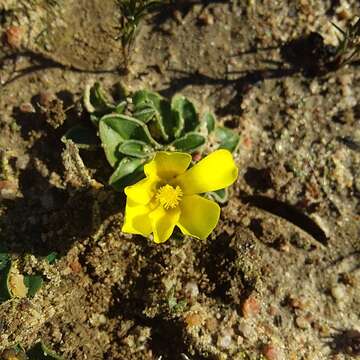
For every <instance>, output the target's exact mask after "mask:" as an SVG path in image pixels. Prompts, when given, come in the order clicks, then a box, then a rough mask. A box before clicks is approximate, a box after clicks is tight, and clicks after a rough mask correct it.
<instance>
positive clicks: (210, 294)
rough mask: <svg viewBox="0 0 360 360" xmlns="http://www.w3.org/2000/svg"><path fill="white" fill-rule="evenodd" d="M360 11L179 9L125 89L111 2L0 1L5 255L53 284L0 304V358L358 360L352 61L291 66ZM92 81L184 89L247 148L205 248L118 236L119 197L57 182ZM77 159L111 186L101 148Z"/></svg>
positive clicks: (358, 95)
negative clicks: (293, 47) (313, 36)
mask: <svg viewBox="0 0 360 360" xmlns="http://www.w3.org/2000/svg"><path fill="white" fill-rule="evenodd" d="M357 5H358V4H357V2H356V1H355V0H352V1H350V0H347V1H345V0H344V1H343V0H341V1H320V0H313V1H311V0H301V1H255V0H249V1H210V2H208V3H207V4H205V3H203V4H202V3H197V2H192V1H181V2H180V1H179V2H176V4H175V5H173V6H171V7H166V8H163V9H161V10H160V11H159V12H156V13H153V14H151V15H150V16H149V17H147V19H146V21H144V23H143V24H142V26H141V29H140V32H139V35H138V37H137V39H136V44H135V48H134V50H133V52H132V53H131V59H130V68H129V72H128V73H127V74H124V72H123V71H121V64H122V61H123V58H122V52H121V48H120V44H119V42H118V41H116V39H115V38H116V36H117V34H118V33H117V30H116V26H117V25H118V21H119V16H120V15H119V13H118V10H117V8H116V6H115V2H114V1H111V0H106V1H104V0H80V1H64V0H52V1H46V0H31V1H30V0H27V1H25V0H18V1H10V0H2V2H1V3H0V30H1V31H2V34H3V37H2V41H3V43H2V44H3V46H2V48H1V49H0V56H1V58H2V60H1V63H0V81H1V85H0V110H1V111H0V127H1V135H0V155H1V160H2V173H1V175H0V176H1V178H0V195H1V196H0V198H1V204H0V214H1V218H0V229H1V230H0V245H1V250H2V251H3V252H7V253H9V254H11V256H12V258H13V260H14V263H15V264H16V267H17V268H18V269H19V271H20V272H21V273H26V274H38V273H40V274H42V275H43V277H44V278H45V283H44V285H43V287H42V288H41V290H40V291H39V292H38V293H37V294H36V295H35V297H34V298H31V299H29V298H20V299H17V298H14V299H11V300H9V301H7V302H4V303H2V304H1V305H0V329H1V332H0V350H1V351H2V350H4V349H6V348H8V347H11V346H13V345H15V344H17V343H21V344H22V345H23V346H24V348H26V349H27V348H29V347H31V346H32V345H33V344H34V343H36V342H37V341H38V340H40V339H41V340H43V341H44V342H45V343H47V344H48V345H49V346H50V347H51V348H53V349H54V350H55V351H57V352H58V353H59V354H62V355H63V356H64V358H65V359H74V360H77V359H94V360H95V359H126V360H128V359H156V360H160V359H161V360H167V359H170V360H177V359H179V360H184V359H185V360H186V359H191V360H197V359H238V360H240V359H251V360H253V359H257V360H258V359H268V360H281V359H284V360H286V359H289V360H305V359H306V360H322V359H326V360H327V359H332V360H335V359H336V360H343V359H354V358H359V351H360V350H359V348H360V335H359V331H360V221H359V220H360V217H359V215H360V206H359V194H360V155H359V152H360V107H359V99H360V86H359V85H360V72H359V63H358V62H357V63H356V62H355V63H354V64H351V65H349V66H346V67H343V68H341V69H339V70H338V71H336V72H330V73H326V74H321V75H319V74H316V73H315V74H314V73H312V72H311V71H309V68H308V67H306V62H305V61H304V63H302V62H301V61H300V64H299V63H296V61H295V62H294V61H293V60H294V56H295V59H300V60H301V59H302V57H303V56H304V54H305V55H306V54H307V53H308V52H307V48H306V46H304V48H301V47H300V49H297V53H295V55H294V56H293V57H292V58H291V57H290V58H289V56H288V57H287V56H286V49H288V48H287V47H286V44H288V43H289V42H290V41H293V40H297V39H299V38H300V37H302V36H307V35H309V34H310V33H311V32H317V33H319V34H321V35H322V37H323V39H324V41H325V44H326V45H328V46H336V44H337V43H338V37H337V35H338V32H337V30H336V29H335V28H334V27H333V26H332V25H331V21H332V22H335V23H336V24H337V25H338V26H340V27H343V28H346V26H347V25H348V24H349V23H350V22H352V21H354V19H355V14H356V13H357V12H358V8H357ZM305 45H306V44H305ZM284 49H285V50H284ZM304 64H305V65H304ZM302 65H304V66H302ZM96 80H97V81H100V82H101V83H102V84H103V86H104V87H105V88H107V89H108V90H109V91H110V90H114V89H116V85H117V84H119V83H121V84H123V85H124V86H125V87H127V88H128V89H129V91H134V90H138V89H143V88H147V89H151V90H155V91H159V92H160V93H161V94H163V95H164V96H167V97H171V96H172V95H174V94H175V93H178V92H180V93H182V94H184V95H186V96H188V97H189V98H190V99H191V100H192V101H194V103H195V104H196V105H197V107H198V108H199V110H200V111H205V110H211V111H214V112H215V113H216V114H217V116H218V119H219V120H220V121H221V122H223V123H225V124H226V125H227V126H229V127H231V128H233V129H234V130H235V131H237V132H238V133H239V134H240V136H241V141H240V146H239V149H238V151H237V153H236V161H237V164H238V166H239V169H240V175H239V179H238V181H237V183H236V184H235V185H234V186H233V188H232V191H231V196H230V199H229V201H228V203H227V204H225V205H224V206H223V208H222V215H221V221H220V223H219V224H218V226H217V228H216V230H215V232H214V233H213V234H212V236H211V237H209V239H208V240H207V241H199V240H195V239H190V238H189V239H184V240H179V239H171V240H169V241H168V242H167V243H165V244H164V245H156V244H153V243H151V241H150V240H148V239H145V238H142V237H138V236H129V235H126V234H123V233H121V231H120V229H121V225H122V219H123V210H124V197H123V196H122V195H121V194H119V193H117V192H115V191H114V190H113V189H111V188H110V187H108V186H104V187H103V188H101V189H98V190H94V189H91V190H89V189H87V188H86V187H85V186H83V187H82V184H81V181H80V182H78V183H76V182H75V183H74V182H71V181H69V179H70V177H69V172H71V171H72V170H71V169H69V168H68V167H67V166H66V164H64V161H63V159H64V145H63V143H62V142H61V137H62V135H63V134H64V133H65V132H66V130H67V129H68V128H69V127H71V126H72V125H73V124H74V123H79V122H83V121H89V120H88V115H87V114H86V111H85V110H84V109H83V106H82V96H83V92H84V89H85V87H86V85H88V84H91V83H93V82H94V81H96ZM81 155H82V157H83V159H84V162H85V164H86V166H87V167H88V169H89V171H90V173H91V175H92V176H93V177H94V178H96V180H97V181H99V182H101V183H104V184H106V181H107V177H108V176H109V174H110V169H109V167H108V165H107V163H106V160H105V157H104V155H103V153H102V152H101V151H98V152H86V151H83V152H82V153H81ZM52 251H57V252H58V253H59V258H58V260H57V261H56V262H54V263H52V264H49V263H48V262H47V261H46V259H45V258H44V257H45V256H46V255H48V254H49V253H50V252H52Z"/></svg>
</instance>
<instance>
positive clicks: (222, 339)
mask: <svg viewBox="0 0 360 360" xmlns="http://www.w3.org/2000/svg"><path fill="white" fill-rule="evenodd" d="M231 342H232V337H231V334H230V332H228V331H224V332H223V333H221V334H220V335H219V337H218V340H217V346H219V347H221V348H223V349H227V348H229V347H230V345H231Z"/></svg>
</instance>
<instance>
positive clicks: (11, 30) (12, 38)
mask: <svg viewBox="0 0 360 360" xmlns="http://www.w3.org/2000/svg"><path fill="white" fill-rule="evenodd" d="M21 37H22V31H21V28H20V27H19V26H10V27H8V28H7V29H6V30H5V34H4V40H5V42H6V43H7V45H9V46H10V47H11V48H14V49H16V48H19V47H20V45H21Z"/></svg>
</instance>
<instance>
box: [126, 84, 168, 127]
mask: <svg viewBox="0 0 360 360" xmlns="http://www.w3.org/2000/svg"><path fill="white" fill-rule="evenodd" d="M161 100H162V97H161V96H160V95H159V94H157V93H154V92H151V91H148V90H140V91H136V92H135V93H134V94H133V97H132V101H133V104H134V117H136V118H137V119H139V120H141V121H143V122H145V123H147V122H149V121H150V120H152V119H153V118H154V117H155V115H156V113H159V112H160V102H161Z"/></svg>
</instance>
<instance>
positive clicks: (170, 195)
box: [156, 185, 183, 210]
mask: <svg viewBox="0 0 360 360" xmlns="http://www.w3.org/2000/svg"><path fill="white" fill-rule="evenodd" d="M182 196H183V192H182V190H181V189H180V186H176V188H174V187H172V186H171V185H164V186H162V187H161V188H160V189H159V190H158V192H157V194H156V199H157V200H159V202H160V204H161V205H162V206H163V207H164V209H166V210H169V209H174V208H176V207H177V206H178V205H179V202H180V200H181V197H182Z"/></svg>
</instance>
